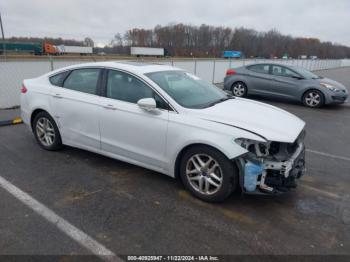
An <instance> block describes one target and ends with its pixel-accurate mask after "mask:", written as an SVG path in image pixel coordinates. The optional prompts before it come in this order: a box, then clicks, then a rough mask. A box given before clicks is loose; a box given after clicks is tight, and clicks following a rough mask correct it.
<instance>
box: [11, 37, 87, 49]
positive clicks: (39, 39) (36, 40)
mask: <svg viewBox="0 0 350 262" xmlns="http://www.w3.org/2000/svg"><path fill="white" fill-rule="evenodd" d="M6 41H7V42H26V43H43V42H47V43H50V44H52V45H70V46H91V47H94V41H93V40H92V39H91V38H90V37H86V38H85V39H84V40H83V41H79V40H74V39H63V38H61V37H59V38H53V37H44V38H42V37H17V36H13V37H10V38H6Z"/></svg>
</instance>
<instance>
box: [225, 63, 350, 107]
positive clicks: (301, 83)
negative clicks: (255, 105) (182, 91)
mask: <svg viewBox="0 0 350 262" xmlns="http://www.w3.org/2000/svg"><path fill="white" fill-rule="evenodd" d="M224 90H226V91H229V92H232V94H233V95H234V96H238V97H245V96H247V95H261V96H265V97H270V98H287V99H292V100H297V101H301V102H302V103H303V104H304V105H305V106H308V107H321V106H323V105H324V104H342V103H344V102H345V101H346V100H347V98H348V90H347V89H346V88H345V86H344V85H342V84H341V83H338V82H336V81H334V80H331V79H327V78H323V77H321V76H318V75H315V74H314V73H312V72H310V71H307V70H305V69H303V68H300V67H295V66H286V65H280V64H251V65H248V66H244V67H240V68H236V69H229V70H227V72H226V77H225V80H224Z"/></svg>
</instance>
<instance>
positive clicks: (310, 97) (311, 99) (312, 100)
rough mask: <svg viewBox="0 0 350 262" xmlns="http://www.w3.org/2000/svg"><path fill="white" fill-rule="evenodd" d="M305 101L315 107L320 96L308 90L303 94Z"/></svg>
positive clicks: (319, 101) (318, 102)
mask: <svg viewBox="0 0 350 262" xmlns="http://www.w3.org/2000/svg"><path fill="white" fill-rule="evenodd" d="M305 103H306V104H307V105H308V106H310V107H316V106H318V105H319V104H320V103H321V96H320V94H318V93H316V92H309V93H308V94H307V95H306V96H305Z"/></svg>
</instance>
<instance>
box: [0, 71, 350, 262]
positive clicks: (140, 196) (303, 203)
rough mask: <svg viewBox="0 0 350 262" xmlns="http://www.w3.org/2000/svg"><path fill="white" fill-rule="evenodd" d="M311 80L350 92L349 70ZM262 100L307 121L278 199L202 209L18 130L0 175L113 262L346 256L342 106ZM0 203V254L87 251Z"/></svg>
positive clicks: (5, 142)
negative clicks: (289, 187)
mask: <svg viewBox="0 0 350 262" xmlns="http://www.w3.org/2000/svg"><path fill="white" fill-rule="evenodd" d="M319 73H320V74H322V75H325V76H330V77H332V78H334V79H336V80H339V81H341V82H343V83H344V84H346V85H347V87H350V80H349V79H350V78H349V77H348V76H349V74H350V69H349V68H345V69H344V68H343V69H338V70H328V71H323V72H319ZM259 100H261V99H259ZM263 101H264V102H267V103H270V104H273V105H277V106H279V107H281V108H283V109H286V110H288V111H290V112H292V113H294V114H296V115H298V116H299V117H300V118H302V119H303V120H304V121H306V123H307V138H306V146H307V148H308V152H307V168H308V170H307V174H306V176H305V177H303V178H302V181H300V182H301V183H300V185H299V187H298V188H297V189H296V190H295V191H293V192H291V193H288V194H285V195H283V196H278V197H262V196H248V195H246V196H241V195H239V194H234V195H233V196H232V197H230V198H229V199H228V200H227V201H226V202H225V203H222V204H207V203H204V202H201V201H199V200H197V199H195V198H193V197H192V196H190V195H189V194H188V193H187V192H186V191H185V190H184V188H183V186H182V185H181V183H180V182H178V181H176V180H173V179H171V178H168V177H166V176H164V175H161V174H158V173H155V172H153V171H149V170H146V169H143V168H139V167H136V166H133V165H130V164H126V163H124V162H120V161H116V160H113V159H110V158H107V157H103V156H99V155H96V154H93V153H89V152H86V151H82V150H78V149H74V148H70V147H66V148H65V149H64V150H62V151H60V152H46V151H44V150H42V149H41V148H40V147H39V146H38V145H37V144H36V142H35V141H34V138H33V136H32V134H31V132H30V131H29V130H28V129H27V127H25V126H24V125H17V126H8V127H1V128H0V145H1V146H0V163H1V165H0V176H1V177H3V178H5V179H6V180H7V181H10V182H11V183H12V184H13V185H15V186H16V187H18V188H20V189H21V190H23V191H25V192H26V193H28V194H29V195H30V196H31V197H33V198H35V199H36V200H38V201H39V202H40V203H42V204H44V205H45V206H46V207H48V208H49V209H50V210H52V211H54V212H55V213H56V214H58V215H59V216H60V217H62V218H64V219H65V220H67V221H69V222H70V223H71V224H72V225H74V226H75V227H77V228H79V229H80V230H81V231H83V232H85V233H86V234H88V235H89V236H90V237H92V238H94V239H95V240H96V241H98V242H99V243H101V244H102V245H104V246H105V247H107V248H108V249H109V250H111V251H113V252H114V253H115V254H118V255H135V254H143V255H145V254H152V255H153V254H172V255H175V254H180V255H184V254H207V255H210V254H213V255H219V254H221V255H223V254H225V255H228V254H249V255H254V254H268V255H271V254H280V255H286V254H288V255H289V254H294V255H295V254H297V255H326V254H327V255H335V254H338V255H340V254H344V255H349V256H350V146H349V145H350V137H349V134H350V125H349V123H350V105H349V104H346V105H343V106H329V107H325V108H323V109H314V110H312V109H308V108H305V107H303V106H301V105H299V104H295V103H288V102H287V103H284V102H281V101H271V100H263ZM276 124H278V123H276ZM0 199H1V201H0V210H1V212H0V254H1V255H4V254H56V255H64V254H89V253H90V251H88V250H87V249H85V248H83V247H81V246H80V245H79V244H77V242H76V241H73V240H72V239H71V238H69V237H68V236H67V235H65V234H64V233H62V232H61V231H60V230H59V229H58V228H57V227H56V226H55V225H54V224H51V223H49V222H47V221H46V220H45V219H43V218H42V217H41V216H39V215H37V214H36V213H35V212H33V211H32V210H31V209H29V208H27V207H26V206H25V205H24V204H22V203H21V202H19V201H18V200H17V199H15V198H14V197H13V196H12V195H10V194H9V193H8V192H7V191H5V190H4V189H3V188H1V187H0ZM348 258H349V257H348Z"/></svg>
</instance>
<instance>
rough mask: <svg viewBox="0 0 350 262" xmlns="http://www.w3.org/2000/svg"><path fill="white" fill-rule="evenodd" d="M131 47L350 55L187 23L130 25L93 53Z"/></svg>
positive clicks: (344, 49) (274, 34)
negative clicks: (143, 26)
mask: <svg viewBox="0 0 350 262" xmlns="http://www.w3.org/2000/svg"><path fill="white" fill-rule="evenodd" d="M7 41H20V42H43V41H45V42H48V43H51V44H54V45H62V44H63V45H75V46H92V47H93V46H94V41H93V40H92V39H91V38H90V37H86V38H85V39H84V40H83V41H78V40H74V39H62V38H49V37H45V38H39V37H11V38H8V39H7ZM131 46H142V47H162V48H165V49H167V51H168V52H169V53H170V54H171V55H172V56H180V57H189V56H190V57H192V56H193V57H221V56H222V52H223V51H225V50H235V51H241V52H242V53H243V54H244V56H245V57H247V58H250V57H261V58H273V57H278V58H281V57H282V56H284V55H288V57H292V58H298V57H300V56H302V55H306V56H317V57H318V58H335V59H339V58H350V47H348V46H344V45H341V44H336V43H332V42H322V41H320V40H319V39H317V38H301V37H292V36H290V35H283V34H281V33H280V32H278V31H277V30H270V31H268V32H258V31H256V30H253V29H247V28H243V27H240V28H235V29H232V28H230V27H223V26H210V25H205V24H202V25H200V26H195V25H187V24H182V23H179V24H168V25H166V26H161V25H157V26H156V27H155V28H153V29H144V28H133V29H130V30H127V31H126V32H125V33H124V34H123V35H122V34H120V33H117V34H116V35H115V36H114V37H113V39H112V40H111V42H110V43H109V44H108V45H106V46H105V47H103V48H97V47H96V48H95V52H97V53H99V52H104V53H107V54H110V53H113V54H120V55H129V54H130V47H131Z"/></svg>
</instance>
